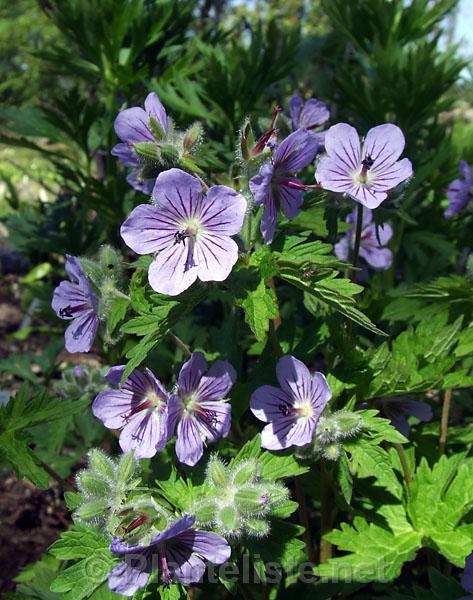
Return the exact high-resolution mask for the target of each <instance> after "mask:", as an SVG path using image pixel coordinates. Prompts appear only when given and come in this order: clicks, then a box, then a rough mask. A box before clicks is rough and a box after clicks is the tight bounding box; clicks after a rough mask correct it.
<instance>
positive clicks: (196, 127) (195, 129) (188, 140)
mask: <svg viewBox="0 0 473 600" xmlns="http://www.w3.org/2000/svg"><path fill="white" fill-rule="evenodd" d="M202 135H203V127H202V124H201V123H199V122H196V123H193V124H192V125H191V126H190V127H189V128H188V129H186V131H185V133H184V137H183V138H182V146H183V149H184V152H185V153H189V152H192V151H193V150H194V149H195V147H196V146H197V145H198V144H199V143H200V142H201V140H202Z"/></svg>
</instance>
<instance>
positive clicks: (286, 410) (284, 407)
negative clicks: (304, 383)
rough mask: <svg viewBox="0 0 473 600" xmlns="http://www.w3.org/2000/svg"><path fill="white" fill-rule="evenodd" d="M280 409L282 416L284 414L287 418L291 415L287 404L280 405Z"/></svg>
mask: <svg viewBox="0 0 473 600" xmlns="http://www.w3.org/2000/svg"><path fill="white" fill-rule="evenodd" d="M278 408H279V410H280V412H281V413H282V414H283V415H284V416H285V417H287V415H288V414H289V408H288V407H287V405H286V404H280V405H279V406H278Z"/></svg>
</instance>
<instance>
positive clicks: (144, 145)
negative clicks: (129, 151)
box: [133, 142, 159, 161]
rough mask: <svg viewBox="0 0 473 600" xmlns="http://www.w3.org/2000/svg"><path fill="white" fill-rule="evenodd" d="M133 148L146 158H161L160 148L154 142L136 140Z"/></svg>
mask: <svg viewBox="0 0 473 600" xmlns="http://www.w3.org/2000/svg"><path fill="white" fill-rule="evenodd" d="M133 150H134V151H135V152H136V154H137V155H138V156H141V158H144V159H146V160H153V161H158V160H159V149H158V146H157V145H156V144H155V143H153V142H136V143H135V144H133Z"/></svg>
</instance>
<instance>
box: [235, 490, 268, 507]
mask: <svg viewBox="0 0 473 600" xmlns="http://www.w3.org/2000/svg"><path fill="white" fill-rule="evenodd" d="M235 504H236V506H238V508H239V509H240V510H241V512H243V513H263V512H266V510H267V509H268V508H269V507H270V496H269V494H267V493H265V492H263V491H262V489H261V488H260V487H256V488H243V489H241V490H238V492H237V493H236V494H235Z"/></svg>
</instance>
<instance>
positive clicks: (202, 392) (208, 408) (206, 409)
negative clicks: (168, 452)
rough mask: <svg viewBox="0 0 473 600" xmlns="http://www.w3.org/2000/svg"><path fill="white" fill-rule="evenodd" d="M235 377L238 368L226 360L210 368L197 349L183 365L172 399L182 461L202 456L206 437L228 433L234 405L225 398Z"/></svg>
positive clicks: (211, 438) (172, 418) (190, 462)
mask: <svg viewBox="0 0 473 600" xmlns="http://www.w3.org/2000/svg"><path fill="white" fill-rule="evenodd" d="M235 379H236V372H235V369H234V368H233V367H232V365H231V364H230V363H229V362H227V361H224V360H218V361H216V362H215V363H214V364H213V365H212V366H211V367H210V369H209V370H208V371H207V362H206V360H205V357H204V355H203V354H202V353H201V352H194V353H193V354H192V356H191V357H190V358H189V360H188V361H187V362H186V363H184V365H183V366H182V369H181V372H180V373H179V378H178V382H177V389H176V393H175V394H173V396H172V397H171V399H170V401H169V422H170V428H172V429H174V427H175V426H176V425H177V431H176V454H177V457H178V459H179V460H180V461H181V462H183V463H185V464H186V465H190V466H193V465H195V464H196V463H197V462H198V461H199V460H200V458H201V457H202V454H203V451H204V440H208V441H210V442H214V441H216V440H217V439H219V438H222V437H226V436H227V434H228V431H229V429H230V422H231V405H230V404H229V403H228V402H225V401H224V399H225V398H226V396H227V394H228V392H229V391H230V389H231V387H232V385H233V384H234V383H235Z"/></svg>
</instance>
